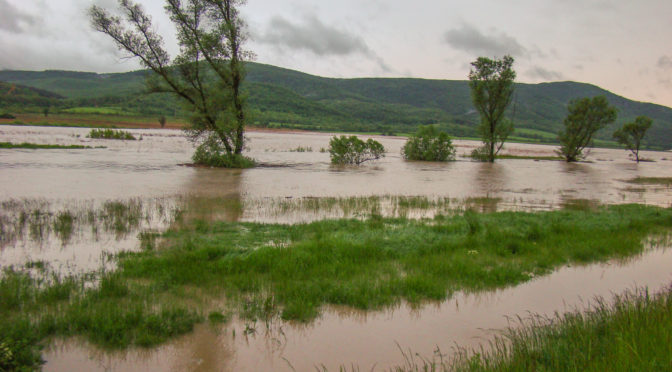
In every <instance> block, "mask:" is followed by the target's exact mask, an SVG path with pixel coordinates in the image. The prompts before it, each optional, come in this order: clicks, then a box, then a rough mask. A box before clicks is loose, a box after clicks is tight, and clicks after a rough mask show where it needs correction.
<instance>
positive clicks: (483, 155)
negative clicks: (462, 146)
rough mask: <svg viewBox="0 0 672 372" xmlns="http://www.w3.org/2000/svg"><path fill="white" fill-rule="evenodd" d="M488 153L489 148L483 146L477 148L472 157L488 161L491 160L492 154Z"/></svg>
mask: <svg viewBox="0 0 672 372" xmlns="http://www.w3.org/2000/svg"><path fill="white" fill-rule="evenodd" d="M488 154H489V151H488V148H487V147H485V146H481V147H478V148H475V149H474V150H473V151H472V152H471V158H472V159H474V160H476V161H482V162H486V161H490V156H489V155H488Z"/></svg>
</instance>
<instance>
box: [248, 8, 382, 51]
mask: <svg viewBox="0 0 672 372" xmlns="http://www.w3.org/2000/svg"><path fill="white" fill-rule="evenodd" d="M256 39H257V40H258V41H260V42H262V43H267V44H274V45H276V46H278V47H288V48H290V49H295V50H307V51H310V52H312V53H315V54H317V55H319V56H325V55H338V56H343V55H348V54H353V53H361V54H365V55H369V54H370V53H371V50H370V49H369V47H368V46H367V45H366V43H365V42H364V41H363V40H362V39H361V38H360V37H359V36H356V35H353V34H350V33H348V32H345V31H341V30H338V29H336V28H335V27H330V26H327V25H325V24H324V23H322V21H320V20H319V19H318V18H317V17H315V16H309V17H306V18H305V19H304V22H303V23H302V24H293V23H291V22H290V21H288V20H286V19H284V18H282V17H278V16H276V17H273V18H272V19H271V21H270V23H269V25H268V28H267V30H266V32H265V33H264V34H263V35H260V36H259V37H257V38H256Z"/></svg>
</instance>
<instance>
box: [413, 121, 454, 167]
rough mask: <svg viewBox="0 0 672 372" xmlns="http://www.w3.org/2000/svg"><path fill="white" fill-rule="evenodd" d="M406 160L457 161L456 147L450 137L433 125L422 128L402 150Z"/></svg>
mask: <svg viewBox="0 0 672 372" xmlns="http://www.w3.org/2000/svg"><path fill="white" fill-rule="evenodd" d="M401 155H402V156H403V157H404V159H406V160H424V161H449V160H455V147H454V146H453V143H452V141H451V139H450V136H449V135H448V134H447V133H445V132H440V131H439V130H438V129H436V127H435V126H433V125H427V126H420V127H419V128H418V131H417V132H416V133H415V134H414V135H413V136H411V137H410V138H409V139H408V141H406V144H405V145H404V147H403V148H402V149H401Z"/></svg>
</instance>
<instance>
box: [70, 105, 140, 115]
mask: <svg viewBox="0 0 672 372" xmlns="http://www.w3.org/2000/svg"><path fill="white" fill-rule="evenodd" d="M61 111H62V112H65V113H71V114H97V115H134V114H135V113H133V112H128V111H126V110H124V109H123V108H119V107H87V106H84V107H72V108H68V109H63V110H61Z"/></svg>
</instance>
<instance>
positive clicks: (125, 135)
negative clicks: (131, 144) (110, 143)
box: [87, 129, 136, 141]
mask: <svg viewBox="0 0 672 372" xmlns="http://www.w3.org/2000/svg"><path fill="white" fill-rule="evenodd" d="M87 137H88V138H101V139H115V140H131V141H132V140H135V139H136V138H135V137H134V136H133V135H132V134H131V133H129V132H126V131H123V130H119V129H117V130H114V129H91V131H90V132H89V134H88V135H87Z"/></svg>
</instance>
